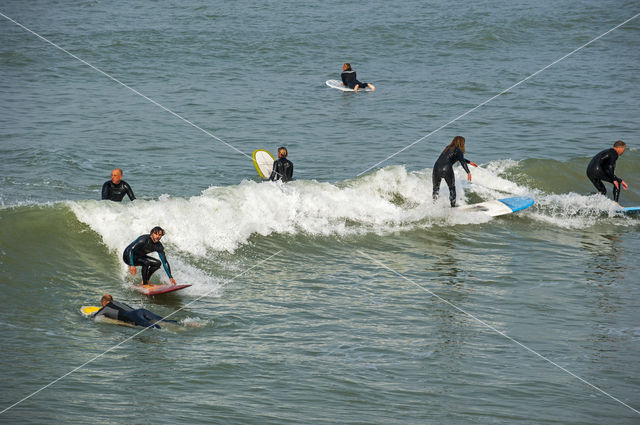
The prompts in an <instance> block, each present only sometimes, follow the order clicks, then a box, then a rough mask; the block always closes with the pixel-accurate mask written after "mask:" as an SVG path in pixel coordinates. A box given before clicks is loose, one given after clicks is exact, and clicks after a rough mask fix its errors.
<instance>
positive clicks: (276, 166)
mask: <svg viewBox="0 0 640 425" xmlns="http://www.w3.org/2000/svg"><path fill="white" fill-rule="evenodd" d="M288 154H289V152H288V151H287V148H285V147H284V146H281V147H279V148H278V159H276V160H275V161H273V171H271V175H270V176H269V180H271V181H275V180H280V179H282V181H283V182H288V181H290V180H291V179H293V162H291V161H289V160H288V159H287V155H288Z"/></svg>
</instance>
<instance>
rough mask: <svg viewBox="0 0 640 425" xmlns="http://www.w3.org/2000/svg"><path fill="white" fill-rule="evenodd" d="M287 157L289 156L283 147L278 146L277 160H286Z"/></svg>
mask: <svg viewBox="0 0 640 425" xmlns="http://www.w3.org/2000/svg"><path fill="white" fill-rule="evenodd" d="M287 155H289V152H288V151H287V148H285V147H284V146H280V147H279V148H278V158H286V157H287Z"/></svg>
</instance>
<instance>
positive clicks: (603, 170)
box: [587, 140, 627, 202]
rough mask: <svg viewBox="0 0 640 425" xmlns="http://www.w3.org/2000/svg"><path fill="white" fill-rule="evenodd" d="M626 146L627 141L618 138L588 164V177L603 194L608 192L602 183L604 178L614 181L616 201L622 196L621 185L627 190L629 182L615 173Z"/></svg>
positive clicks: (610, 181) (614, 197)
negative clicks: (617, 162)
mask: <svg viewBox="0 0 640 425" xmlns="http://www.w3.org/2000/svg"><path fill="white" fill-rule="evenodd" d="M626 148H627V145H626V143H625V142H623V141H622V140H618V141H617V142H615V143H614V144H613V147H612V148H609V149H605V150H603V151H601V152H599V153H598V154H597V155H596V156H594V157H593V158H592V159H591V161H590V162H589V165H588V166H587V177H589V180H591V183H593V185H594V186H595V187H596V189H598V192H600V193H601V194H603V195H606V194H607V189H606V188H605V187H604V184H602V181H603V180H604V181H606V182H609V183H613V200H614V201H616V202H618V199H619V198H620V186H622V188H623V189H624V190H627V183H626V182H625V181H624V180H622V179H621V178H620V177H618V176H616V174H615V170H616V161H617V160H618V157H619V156H620V155H622V154H623V153H624V151H625V149H626Z"/></svg>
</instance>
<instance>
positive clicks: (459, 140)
mask: <svg viewBox="0 0 640 425" xmlns="http://www.w3.org/2000/svg"><path fill="white" fill-rule="evenodd" d="M464 142H465V140H464V137H462V136H456V137H454V138H453V140H452V141H451V143H449V144H448V145H447V147H446V148H444V151H443V152H446V151H448V150H453V149H455V148H458V149H460V151H461V152H462V153H465V150H464Z"/></svg>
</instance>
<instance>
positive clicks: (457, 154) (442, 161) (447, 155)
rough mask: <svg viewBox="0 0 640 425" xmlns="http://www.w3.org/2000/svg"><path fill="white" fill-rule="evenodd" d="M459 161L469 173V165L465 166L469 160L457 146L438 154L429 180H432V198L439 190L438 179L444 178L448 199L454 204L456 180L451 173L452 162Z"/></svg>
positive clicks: (453, 205) (434, 197)
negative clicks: (447, 189)
mask: <svg viewBox="0 0 640 425" xmlns="http://www.w3.org/2000/svg"><path fill="white" fill-rule="evenodd" d="M458 161H459V162H460V165H462V168H464V171H466V172H467V174H469V167H468V166H467V164H468V163H470V162H471V161H469V160H468V159H465V158H464V154H463V153H462V151H461V150H460V149H458V148H454V149H446V150H444V151H443V152H442V154H440V157H439V158H438V160H437V161H436V163H435V165H434V166H433V174H432V176H431V181H432V182H433V199H436V198H437V197H438V194H439V192H440V181H441V180H442V179H443V178H444V181H446V182H447V186H449V201H451V206H452V207H455V206H456V180H455V175H454V173H453V164H455V163H456V162H458Z"/></svg>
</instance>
